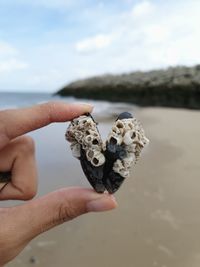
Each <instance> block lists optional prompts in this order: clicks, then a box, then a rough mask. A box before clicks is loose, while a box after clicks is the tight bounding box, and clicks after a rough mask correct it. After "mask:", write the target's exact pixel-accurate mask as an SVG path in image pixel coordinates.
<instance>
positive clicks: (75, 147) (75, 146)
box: [70, 142, 81, 158]
mask: <svg viewBox="0 0 200 267" xmlns="http://www.w3.org/2000/svg"><path fill="white" fill-rule="evenodd" d="M70 148H71V151H72V155H73V156H74V157H75V158H80V156H81V145H80V144H79V143H77V142H74V143H72V144H71V146H70Z"/></svg>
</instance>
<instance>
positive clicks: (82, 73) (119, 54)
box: [0, 0, 200, 92]
mask: <svg viewBox="0 0 200 267" xmlns="http://www.w3.org/2000/svg"><path fill="white" fill-rule="evenodd" d="M199 25H200V1H199V0H176V1H172V0H168V1H161V0H142V1H138V0H137V1H136V0H102V1H100V0H57V1H56V0H0V91H4V92H8V91H23V92H55V91H57V90H58V89H60V88H61V87H62V86H64V85H66V84H67V83H69V82H72V81H75V80H77V79H82V78H86V77H90V76H94V75H102V74H107V73H111V74H115V73H116V74H118V73H127V72H132V71H137V70H143V71H146V70H151V69H158V68H167V67H169V66H176V65H187V66H193V65H195V64H200V26H199Z"/></svg>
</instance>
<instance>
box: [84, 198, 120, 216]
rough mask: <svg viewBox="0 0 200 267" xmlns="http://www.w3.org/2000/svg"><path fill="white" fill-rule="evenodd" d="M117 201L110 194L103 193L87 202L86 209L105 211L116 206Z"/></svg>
mask: <svg viewBox="0 0 200 267" xmlns="http://www.w3.org/2000/svg"><path fill="white" fill-rule="evenodd" d="M116 206H117V203H116V200H115V198H114V196H112V195H104V196H102V197H101V198H97V199H95V200H92V201H90V202H88V204H87V211H88V212H90V211H107V210H112V209H114V208H116Z"/></svg>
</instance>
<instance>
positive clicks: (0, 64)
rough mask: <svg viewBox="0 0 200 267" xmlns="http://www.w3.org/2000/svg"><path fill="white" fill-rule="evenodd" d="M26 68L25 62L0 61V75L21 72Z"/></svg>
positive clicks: (13, 60)
mask: <svg viewBox="0 0 200 267" xmlns="http://www.w3.org/2000/svg"><path fill="white" fill-rule="evenodd" d="M27 68H28V64H26V63H25V62H22V61H19V60H17V59H15V58H13V59H8V60H5V61H0V73H1V72H12V71H16V70H23V69H27Z"/></svg>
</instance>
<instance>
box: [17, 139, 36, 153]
mask: <svg viewBox="0 0 200 267" xmlns="http://www.w3.org/2000/svg"><path fill="white" fill-rule="evenodd" d="M20 149H21V152H23V153H31V154H33V153H34V152H35V143H34V140H33V138H32V137H30V136H23V137H21V138H20Z"/></svg>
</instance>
